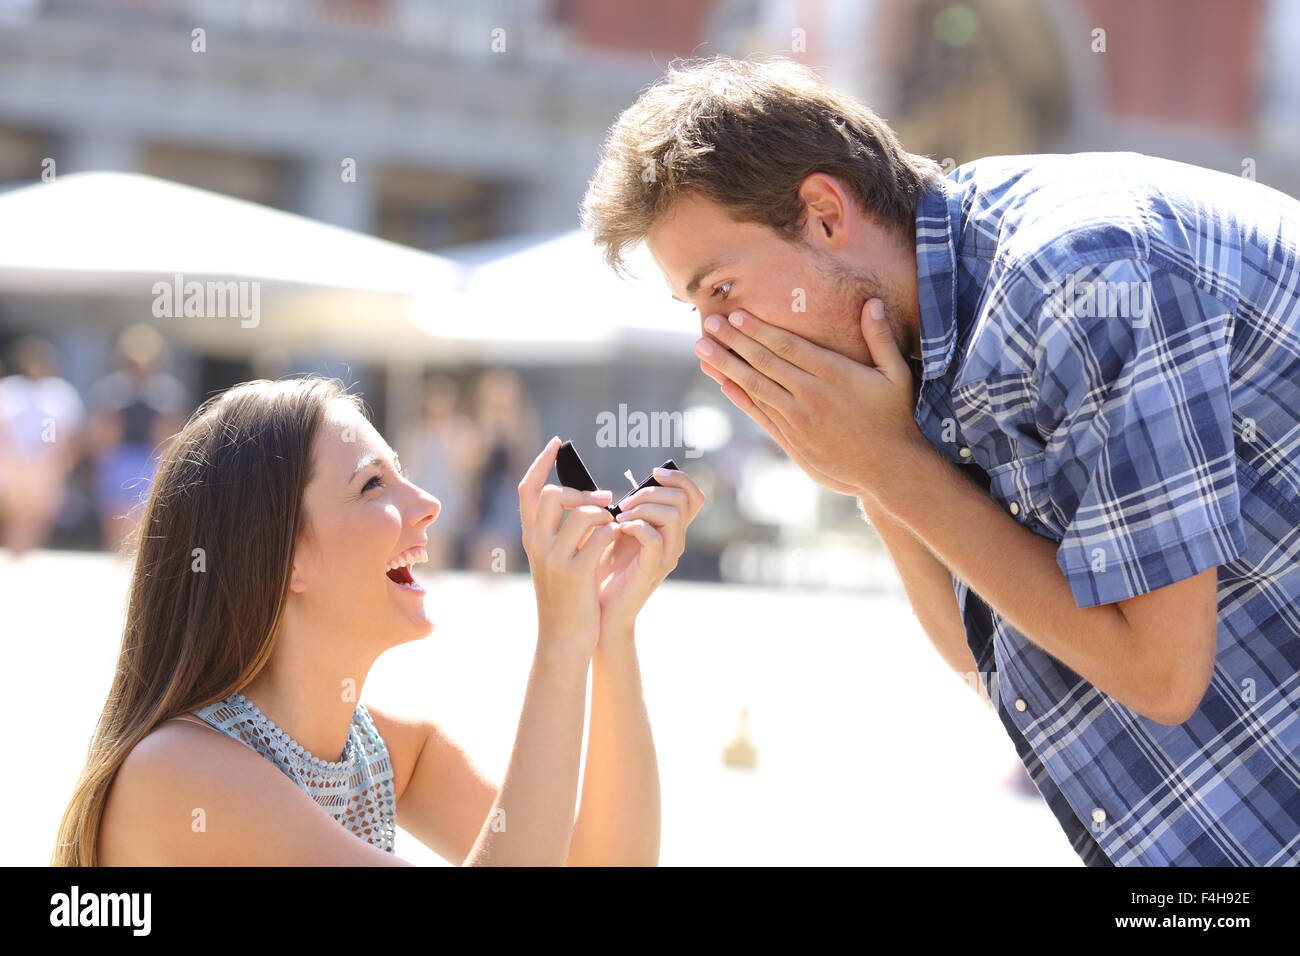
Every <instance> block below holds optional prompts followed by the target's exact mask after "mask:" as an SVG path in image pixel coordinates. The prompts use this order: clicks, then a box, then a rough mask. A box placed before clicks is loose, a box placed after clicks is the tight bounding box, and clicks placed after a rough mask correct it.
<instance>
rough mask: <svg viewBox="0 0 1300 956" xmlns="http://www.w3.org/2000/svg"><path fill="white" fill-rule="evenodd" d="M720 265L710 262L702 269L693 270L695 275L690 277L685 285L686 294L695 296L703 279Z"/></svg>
mask: <svg viewBox="0 0 1300 956" xmlns="http://www.w3.org/2000/svg"><path fill="white" fill-rule="evenodd" d="M721 265H722V263H721V262H710V263H709V264H708V265H707V266H705V267H704V268H702V269H697V270H695V275H693V276H691V281H690V282H688V283H686V294H687V295H695V293H696V292H698V291H699V288H700V283H701V282H703V281H704V277H705V276H706V275H708V274H709V273H710V272H712V271H713V270H714V269H717V268H718V267H719V266H721Z"/></svg>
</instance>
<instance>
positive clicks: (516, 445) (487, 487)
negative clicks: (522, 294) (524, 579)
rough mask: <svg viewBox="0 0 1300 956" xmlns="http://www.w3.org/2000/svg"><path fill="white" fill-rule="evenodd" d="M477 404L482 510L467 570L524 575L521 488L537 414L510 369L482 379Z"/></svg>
mask: <svg viewBox="0 0 1300 956" xmlns="http://www.w3.org/2000/svg"><path fill="white" fill-rule="evenodd" d="M474 398H475V407H474V426H475V430H476V433H477V437H478V446H479V456H478V463H477V468H476V469H475V482H474V484H475V485H476V489H475V491H476V494H477V497H476V503H477V507H476V509H475V511H476V519H475V522H474V524H473V526H472V528H471V529H470V531H469V534H468V541H469V545H468V554H467V555H466V564H467V565H468V566H469V567H470V568H472V569H474V570H476V571H510V570H516V569H520V570H522V567H521V565H522V562H523V561H524V552H523V545H522V529H521V525H520V520H519V488H518V485H519V476H520V475H522V474H523V473H524V472H525V471H526V470H527V469H528V463H529V461H530V460H531V458H532V455H533V449H535V448H536V447H537V445H538V443H539V441H540V435H539V430H538V429H539V425H538V421H537V412H536V410H535V409H534V408H533V407H532V405H531V404H530V402H529V400H528V396H527V394H526V393H525V389H524V384H523V382H522V381H520V378H519V376H518V375H517V374H516V373H515V372H514V371H513V370H511V369H508V368H490V369H487V370H485V371H484V372H483V373H482V374H480V376H479V378H478V381H477V382H476V383H475V394H474Z"/></svg>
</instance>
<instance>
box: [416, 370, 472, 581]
mask: <svg viewBox="0 0 1300 956" xmlns="http://www.w3.org/2000/svg"><path fill="white" fill-rule="evenodd" d="M459 400H460V386H459V385H458V384H457V382H456V380H455V379H454V378H451V377H450V376H446V375H435V376H433V377H431V378H429V379H428V380H427V381H426V382H425V386H424V402H423V406H422V408H421V418H420V420H419V421H418V422H416V423H415V424H413V425H411V426H409V427H408V428H407V429H406V430H405V431H404V432H402V433H401V434H400V437H399V440H398V446H397V450H398V455H399V457H400V458H401V460H402V463H403V465H404V466H405V467H406V468H407V469H408V471H409V472H410V478H411V481H413V482H415V483H416V484H417V485H419V486H420V487H421V488H437V489H438V499H439V501H441V502H442V511H441V513H440V515H439V518H438V520H437V521H435V522H433V523H432V524H431V525H429V528H428V531H427V532H426V534H427V536H428V539H429V540H428V544H427V545H426V547H425V550H426V551H427V552H428V555H429V562H428V563H429V570H438V569H439V568H444V567H448V566H450V565H453V564H454V563H455V561H456V547H457V544H458V542H459V541H460V538H461V536H462V535H463V533H464V532H465V530H466V528H467V527H468V526H469V525H470V523H471V522H472V521H473V519H474V517H475V511H474V505H475V502H474V498H473V496H472V494H471V487H470V480H471V478H472V472H473V469H474V467H475V465H476V463H477V461H478V458H479V450H478V436H477V432H476V430H475V427H474V422H473V421H472V420H471V419H470V418H469V416H467V415H465V414H464V413H462V412H461V411H460V410H459V408H458V407H457V405H458V403H459Z"/></svg>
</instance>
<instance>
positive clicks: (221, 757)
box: [99, 714, 288, 866]
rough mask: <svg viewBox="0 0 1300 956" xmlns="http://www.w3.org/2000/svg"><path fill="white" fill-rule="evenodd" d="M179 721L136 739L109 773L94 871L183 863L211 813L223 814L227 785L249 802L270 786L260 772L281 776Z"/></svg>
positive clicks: (211, 732)
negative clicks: (97, 864)
mask: <svg viewBox="0 0 1300 956" xmlns="http://www.w3.org/2000/svg"><path fill="white" fill-rule="evenodd" d="M185 716H186V719H184V720H176V719H172V720H166V721H164V722H163V723H161V724H159V725H158V726H157V727H155V728H154V729H153V730H151V731H150V732H149V733H148V734H146V735H145V736H144V737H142V738H141V739H140V741H139V742H138V743H136V745H135V746H134V747H132V748H131V751H130V752H129V753H128V754H127V755H126V757H125V758H124V759H123V761H122V765H121V766H120V767H119V768H118V770H117V773H116V775H114V777H113V781H112V783H111V785H110V788H109V791H108V796H107V798H106V800H105V803H104V813H103V816H102V818H101V820H100V828H99V853H100V862H101V864H102V865H104V866H149V865H157V864H158V861H159V860H160V859H170V858H172V857H173V856H180V857H185V856H186V852H185V850H186V848H187V847H189V846H194V845H195V844H197V840H196V839H195V838H196V837H198V836H199V835H202V834H205V833H207V832H209V828H208V822H209V819H210V818H211V815H212V813H213V812H221V811H222V810H224V809H227V807H228V804H229V803H230V802H231V799H232V797H231V792H230V788H229V786H228V785H229V783H230V782H231V781H234V780H238V781H239V786H238V788H237V792H238V793H242V794H245V795H247V796H250V797H255V798H256V797H259V796H265V795H266V793H267V792H268V791H269V790H271V789H273V787H272V786H271V785H272V784H274V783H276V782H277V781H276V780H275V779H274V777H273V776H270V775H268V774H266V773H265V771H266V770H270V771H271V772H272V773H273V774H275V775H277V776H282V775H280V773H279V771H278V770H276V769H275V768H274V767H272V766H271V765H270V764H268V763H267V761H266V760H264V759H263V758H262V757H261V756H260V755H259V754H257V753H256V752H254V751H253V750H252V749H250V748H249V747H247V746H246V745H245V744H243V743H242V742H241V741H239V740H236V739H234V738H232V737H229V736H227V735H226V734H223V733H221V732H220V731H219V730H217V729H216V728H214V727H210V726H208V725H207V724H202V723H196V721H198V720H199V718H198V717H197V716H196V715H194V714H187V715H185ZM285 782H288V781H285ZM223 784H225V786H223ZM194 848H196V849H197V848H198V847H197V846H194ZM175 862H181V861H180V860H176V861H175Z"/></svg>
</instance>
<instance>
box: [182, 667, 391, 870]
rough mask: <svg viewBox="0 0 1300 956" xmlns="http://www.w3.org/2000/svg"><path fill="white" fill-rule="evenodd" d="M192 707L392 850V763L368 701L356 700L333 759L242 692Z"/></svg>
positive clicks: (327, 808) (353, 827) (321, 803)
mask: <svg viewBox="0 0 1300 956" xmlns="http://www.w3.org/2000/svg"><path fill="white" fill-rule="evenodd" d="M193 713H194V714H195V715H197V716H198V717H201V718H202V719H203V720H204V721H205V722H206V723H207V724H209V725H210V726H212V727H214V728H216V729H217V730H219V731H221V732H222V733H224V734H226V735H228V736H230V737H234V738H235V739H236V740H239V741H241V742H242V743H244V744H245V745H246V746H248V747H249V748H251V749H253V750H256V751H257V752H258V753H260V754H261V755H262V756H263V757H265V758H266V759H267V760H269V761H271V763H273V764H275V765H276V766H277V767H279V768H280V770H281V771H283V773H284V774H285V775H286V776H287V777H289V778H290V779H291V780H293V781H294V782H295V783H296V784H298V786H299V787H301V788H302V789H303V790H304V791H306V793H307V795H308V796H310V797H311V798H312V799H313V800H315V801H316V803H317V804H318V805H319V806H321V807H322V808H324V809H325V811H326V812H328V813H329V815H330V816H332V817H333V818H334V819H335V820H337V821H338V822H339V823H340V824H341V825H342V826H344V827H346V828H347V829H349V830H351V831H352V832H353V833H354V834H356V835H357V836H358V837H360V838H361V839H362V840H365V841H367V842H368V843H372V844H374V845H375V846H377V847H379V848H380V849H382V850H385V851H387V852H388V853H392V852H393V835H394V832H395V830H396V827H397V801H396V797H395V795H394V791H393V766H392V762H391V761H390V760H389V758H388V747H387V745H386V744H385V743H384V738H382V737H381V736H379V731H378V730H376V729H375V724H374V721H372V720H371V719H370V712H369V711H367V710H366V706H365V704H361V703H358V704H357V709H356V712H355V713H354V714H353V716H352V726H351V727H350V728H349V730H348V740H347V744H346V745H345V746H344V749H343V759H342V760H339V761H337V762H334V763H331V762H329V761H326V760H321V759H319V758H318V757H315V756H313V755H312V754H311V753H309V752H308V751H307V750H305V749H304V748H303V747H302V745H301V744H299V743H298V742H297V741H296V740H294V739H293V738H292V737H290V736H289V735H288V734H286V733H285V732H284V731H283V730H281V729H280V728H279V727H277V726H276V725H275V723H273V722H272V720H271V719H270V718H269V717H267V716H266V715H265V714H264V713H262V712H261V711H260V710H258V709H257V706H256V705H255V704H254V703H253V702H252V701H251V700H249V699H248V698H247V697H245V696H244V695H243V694H240V693H238V692H236V693H234V694H231V695H230V696H229V697H227V698H226V699H225V700H221V701H217V702H216V703H215V704H209V705H208V706H207V707H200V708H197V709H195V710H194V711H193Z"/></svg>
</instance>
